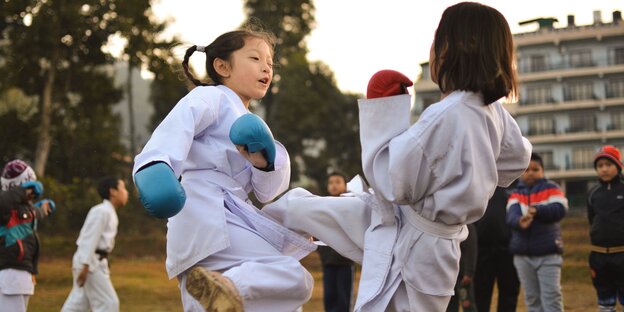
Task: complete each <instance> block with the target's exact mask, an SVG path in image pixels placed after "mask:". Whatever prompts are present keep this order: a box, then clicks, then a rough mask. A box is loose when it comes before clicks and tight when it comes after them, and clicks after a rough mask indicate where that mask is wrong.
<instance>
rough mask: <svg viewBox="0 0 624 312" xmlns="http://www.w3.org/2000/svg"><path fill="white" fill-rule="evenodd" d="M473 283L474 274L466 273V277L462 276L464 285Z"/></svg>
mask: <svg viewBox="0 0 624 312" xmlns="http://www.w3.org/2000/svg"><path fill="white" fill-rule="evenodd" d="M471 283H472V276H470V275H464V277H462V280H461V284H462V286H468V285H470V284H471Z"/></svg>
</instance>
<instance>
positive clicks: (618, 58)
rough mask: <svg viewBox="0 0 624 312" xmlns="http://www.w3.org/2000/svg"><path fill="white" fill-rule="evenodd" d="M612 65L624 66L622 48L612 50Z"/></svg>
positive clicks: (623, 50) (623, 48)
mask: <svg viewBox="0 0 624 312" xmlns="http://www.w3.org/2000/svg"><path fill="white" fill-rule="evenodd" d="M613 64H624V47H621V48H615V49H613Z"/></svg>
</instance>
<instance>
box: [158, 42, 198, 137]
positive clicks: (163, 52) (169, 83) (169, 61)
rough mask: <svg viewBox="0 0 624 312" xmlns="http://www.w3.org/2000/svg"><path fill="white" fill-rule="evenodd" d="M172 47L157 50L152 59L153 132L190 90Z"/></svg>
mask: <svg viewBox="0 0 624 312" xmlns="http://www.w3.org/2000/svg"><path fill="white" fill-rule="evenodd" d="M175 41H177V40H174V42H175ZM170 47H171V46H168V47H164V46H163V47H161V48H158V49H155V50H154V53H153V55H152V56H151V57H150V62H149V70H150V71H151V72H152V73H154V80H153V81H152V84H151V86H150V101H151V102H152V105H153V106H154V114H153V115H152V118H151V123H150V124H151V125H150V128H151V130H154V129H156V127H157V126H158V125H159V124H160V122H161V121H162V120H163V119H164V118H165V116H167V114H168V113H169V111H171V109H172V108H173V106H175V104H176V103H177V102H178V101H179V100H180V99H181V98H182V97H183V96H185V95H186V94H187V93H188V91H189V89H190V88H189V87H190V86H188V84H187V78H186V76H185V75H184V72H183V70H182V63H180V61H179V60H177V59H176V58H175V57H174V56H173V54H172V50H171V48H170Z"/></svg>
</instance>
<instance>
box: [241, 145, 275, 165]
mask: <svg viewBox="0 0 624 312" xmlns="http://www.w3.org/2000/svg"><path fill="white" fill-rule="evenodd" d="M236 149H237V150H238V152H239V153H240V154H241V155H243V157H245V159H247V161H249V162H250V163H251V165H252V166H254V167H256V168H259V169H264V168H267V167H268V166H269V162H268V161H267V160H266V158H265V157H264V154H263V153H262V151H259V152H255V153H250V152H249V151H248V150H247V149H246V148H245V146H243V145H236Z"/></svg>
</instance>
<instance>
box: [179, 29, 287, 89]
mask: <svg viewBox="0 0 624 312" xmlns="http://www.w3.org/2000/svg"><path fill="white" fill-rule="evenodd" d="M250 37H254V38H259V39H262V40H264V41H266V43H267V44H268V45H269V47H270V48H271V50H273V49H274V48H275V41H276V39H275V36H274V35H273V34H272V33H269V32H265V31H260V30H254V29H251V28H245V29H240V30H234V31H230V32H227V33H224V34H222V35H221V36H219V37H217V39H215V40H214V41H213V42H212V43H211V44H210V45H208V46H207V47H205V48H204V53H206V73H208V77H209V78H210V80H211V82H210V83H205V82H202V81H200V80H199V79H197V78H195V77H194V76H193V74H192V73H191V71H190V70H189V65H188V63H189V59H190V58H191V55H192V54H193V52H195V51H197V46H196V45H194V46H192V47H190V48H188V49H187V50H186V53H185V54H184V61H183V62H182V67H183V68H184V73H185V74H186V77H188V79H189V80H190V81H191V82H193V84H195V85H196V86H208V85H220V84H222V83H223V81H222V77H221V76H219V74H218V73H217V71H216V70H215V68H214V66H213V64H214V60H215V59H216V58H220V59H222V60H225V61H229V60H230V56H231V55H232V52H234V51H236V50H238V49H241V48H242V47H243V46H245V39H247V38H250Z"/></svg>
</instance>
